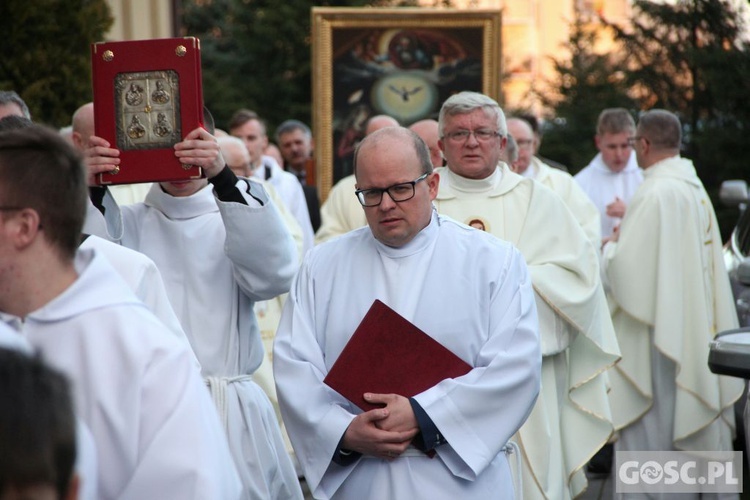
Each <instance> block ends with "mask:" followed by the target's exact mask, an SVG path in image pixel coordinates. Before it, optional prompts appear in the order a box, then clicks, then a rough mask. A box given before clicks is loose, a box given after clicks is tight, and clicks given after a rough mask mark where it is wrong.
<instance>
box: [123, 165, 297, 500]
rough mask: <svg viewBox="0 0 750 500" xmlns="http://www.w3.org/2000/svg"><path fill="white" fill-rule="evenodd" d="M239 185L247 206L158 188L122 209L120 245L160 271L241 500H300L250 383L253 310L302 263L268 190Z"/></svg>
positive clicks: (259, 356)
mask: <svg viewBox="0 0 750 500" xmlns="http://www.w3.org/2000/svg"><path fill="white" fill-rule="evenodd" d="M236 186H237V189H238V192H239V193H241V194H242V196H243V197H244V199H245V200H246V201H247V205H245V204H242V203H238V202H224V201H221V200H218V199H217V198H216V197H215V195H214V192H213V186H212V185H210V184H209V185H207V186H206V187H204V188H203V189H201V190H200V191H198V192H197V193H194V194H193V195H190V196H186V197H174V196H171V195H169V194H167V193H165V192H164V191H163V190H162V189H161V186H159V185H158V184H154V185H153V186H152V188H151V190H150V191H149V193H148V195H147V196H146V200H145V202H144V203H137V204H134V205H128V206H125V207H122V219H123V223H124V236H123V240H122V243H123V245H125V246H127V247H130V248H133V249H135V250H138V251H140V252H143V253H144V254H146V255H147V256H149V257H150V258H151V259H152V260H153V261H154V262H155V263H156V265H157V267H158V268H159V270H160V271H161V274H162V277H163V279H164V284H165V286H166V288H167V294H168V295H169V299H170V302H171V303H172V307H173V308H174V310H175V313H176V314H177V316H178V318H180V321H181V323H182V327H183V329H184V330H185V334H186V335H187V336H188V339H189V341H190V344H191V345H192V347H193V351H194V352H195V354H196V356H197V357H198V361H199V362H200V364H201V368H202V373H203V376H204V377H205V378H206V379H207V383H208V384H209V388H210V389H211V393H212V395H213V397H214V400H215V403H216V405H217V407H218V409H219V415H220V417H221V418H222V422H223V423H224V425H225V428H226V431H227V436H228V438H229V445H230V449H231V451H232V454H233V456H234V458H235V462H236V464H237V469H238V472H239V474H240V477H241V479H242V483H243V488H244V489H243V497H244V498H272V499H287V498H295V499H296V498H301V497H302V492H301V490H300V487H299V481H298V478H297V473H296V472H295V470H294V466H293V465H292V462H291V460H290V458H289V455H288V454H287V451H286V448H285V445H284V441H283V439H282V436H281V432H280V430H279V424H278V421H277V417H276V413H275V411H274V409H273V407H272V405H271V403H270V401H269V400H268V397H267V396H266V395H265V393H263V391H262V389H261V388H260V387H259V386H258V385H257V384H256V383H255V382H254V381H253V380H251V375H252V374H253V373H254V372H255V370H257V369H258V367H259V366H260V364H261V361H262V360H263V357H264V352H263V344H262V342H261V337H260V332H259V329H258V323H257V320H256V317H255V314H254V313H253V305H254V303H255V301H258V300H267V299H270V298H272V297H275V296H276V295H279V294H281V293H284V292H286V291H288V289H289V285H290V282H291V279H292V278H293V276H294V273H295V272H296V270H297V268H298V262H299V261H298V254H297V249H296V247H295V243H294V239H293V238H292V235H291V233H290V232H289V231H288V230H287V228H286V226H285V224H284V222H283V219H282V217H281V215H280V213H279V210H278V209H277V208H276V205H275V204H274V203H273V202H272V201H271V200H270V198H269V196H268V194H267V192H266V191H265V189H264V188H263V187H262V185H261V184H260V183H258V182H256V181H250V180H247V179H244V178H240V179H238V180H237V181H236ZM256 198H257V199H256ZM261 203H262V204H261Z"/></svg>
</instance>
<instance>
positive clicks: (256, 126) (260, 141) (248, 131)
mask: <svg viewBox="0 0 750 500" xmlns="http://www.w3.org/2000/svg"><path fill="white" fill-rule="evenodd" d="M229 133H230V134H231V135H233V136H234V137H239V138H240V139H242V142H244V143H245V147H246V148H247V152H248V153H250V161H251V162H252V164H253V165H254V166H257V165H260V160H261V157H262V156H263V151H264V150H265V149H266V146H268V136H267V135H266V133H265V131H264V130H263V125H261V124H260V122H258V120H248V121H246V122H245V123H244V124H242V125H240V126H239V127H237V128H233V129H231V130H230V131H229Z"/></svg>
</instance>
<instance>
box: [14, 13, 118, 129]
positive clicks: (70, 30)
mask: <svg viewBox="0 0 750 500" xmlns="http://www.w3.org/2000/svg"><path fill="white" fill-rule="evenodd" d="M111 25H112V17H111V14H110V11H109V7H108V5H107V2H106V1H105V0H38V1H35V2H29V1H28V0H2V2H0V33H2V34H3V47H4V48H5V56H4V57H2V58H0V89H3V90H15V91H16V92H18V94H19V95H20V96H21V97H22V98H23V100H24V101H26V104H27V105H28V106H29V109H30V111H31V115H32V118H33V119H34V121H36V122H40V123H45V124H48V125H51V126H54V127H61V126H65V125H69V124H70V118H71V115H72V114H73V112H74V111H75V110H76V109H77V108H78V107H79V106H80V105H81V104H83V103H85V102H88V101H91V99H92V98H93V94H92V91H91V48H90V46H91V43H93V42H99V41H102V40H104V34H105V33H106V32H107V30H108V29H109V27H110V26H111Z"/></svg>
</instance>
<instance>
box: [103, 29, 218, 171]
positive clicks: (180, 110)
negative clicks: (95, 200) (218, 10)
mask: <svg viewBox="0 0 750 500" xmlns="http://www.w3.org/2000/svg"><path fill="white" fill-rule="evenodd" d="M91 68H92V77H93V90H94V128H95V130H96V135H97V136H99V137H103V138H104V139H106V140H108V141H109V143H110V144H112V147H115V148H117V149H119V150H120V165H119V169H118V170H113V171H111V172H108V173H104V174H99V176H98V178H97V182H98V183H99V184H133V183H138V182H158V181H174V180H186V179H197V178H200V177H201V175H202V172H201V168H200V167H196V166H193V165H183V164H182V163H180V161H179V160H178V159H177V157H176V156H175V155H174V149H173V146H174V145H175V144H176V143H178V142H180V141H181V140H182V138H183V137H185V136H186V135H187V134H188V133H190V132H191V131H192V130H193V129H195V128H197V127H199V126H201V125H202V124H203V90H202V81H201V56H200V41H199V40H198V39H197V38H194V37H185V38H162V39H155V40H136V41H128V42H100V43H95V44H92V45H91Z"/></svg>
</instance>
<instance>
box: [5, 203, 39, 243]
mask: <svg viewBox="0 0 750 500" xmlns="http://www.w3.org/2000/svg"><path fill="white" fill-rule="evenodd" d="M5 217H6V219H5V224H4V227H5V231H6V236H8V237H9V238H10V241H12V242H13V244H14V245H15V246H16V248H19V249H20V248H26V247H28V246H29V245H30V244H32V243H33V242H34V241H35V240H36V238H37V235H38V234H39V230H40V229H41V228H42V226H41V223H40V219H39V214H38V213H37V211H36V210H34V209H33V208H22V209H20V210H19V211H18V213H15V214H8V215H6V216H5Z"/></svg>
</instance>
